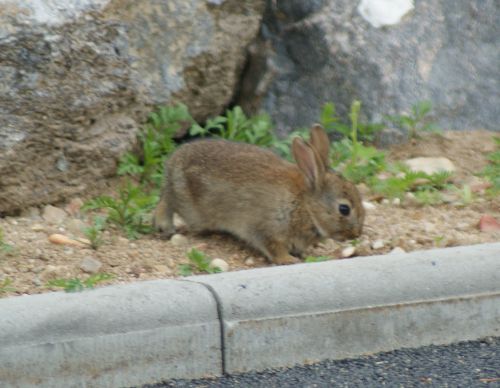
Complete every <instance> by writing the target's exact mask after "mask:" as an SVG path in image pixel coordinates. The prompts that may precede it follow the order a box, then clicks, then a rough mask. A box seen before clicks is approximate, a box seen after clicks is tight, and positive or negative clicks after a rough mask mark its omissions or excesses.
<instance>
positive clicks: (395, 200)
mask: <svg viewBox="0 0 500 388" xmlns="http://www.w3.org/2000/svg"><path fill="white" fill-rule="evenodd" d="M392 204H393V205H394V206H399V205H401V199H399V198H394V199H393V200H392Z"/></svg>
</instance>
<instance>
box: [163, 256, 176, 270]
mask: <svg viewBox="0 0 500 388" xmlns="http://www.w3.org/2000/svg"><path fill="white" fill-rule="evenodd" d="M165 264H167V267H168V268H170V269H174V268H175V260H174V259H171V258H168V259H166V260H165Z"/></svg>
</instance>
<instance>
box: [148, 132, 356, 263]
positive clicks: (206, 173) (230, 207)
mask: <svg viewBox="0 0 500 388" xmlns="http://www.w3.org/2000/svg"><path fill="white" fill-rule="evenodd" d="M329 149H330V142H329V139H328V136H327V134H326V132H325V131H324V129H323V128H322V127H321V126H320V125H319V124H316V125H314V126H313V127H312V128H311V130H310V141H309V142H305V141H304V140H303V139H302V138H300V137H296V138H294V139H293V143H292V153H293V157H294V159H295V161H296V164H294V163H291V162H288V161H286V160H284V159H282V158H280V157H279V156H278V155H276V154H275V153H273V152H272V151H270V150H267V149H263V148H260V147H257V146H255V145H250V144H245V143H236V142H231V141H227V140H213V139H212V140H197V141H193V142H190V143H186V144H184V145H182V146H181V147H179V148H178V149H177V150H176V151H175V152H174V153H173V154H172V155H171V156H170V158H169V159H168V160H167V162H166V164H165V179H166V182H165V185H164V187H163V189H162V193H161V198H160V201H159V203H158V205H157V207H156V209H155V213H154V217H153V218H154V219H153V223H154V226H155V228H156V229H157V230H158V231H160V232H163V234H164V235H165V236H166V237H168V236H170V235H172V234H173V233H174V232H175V229H174V225H173V215H174V213H177V214H178V215H179V216H181V217H182V218H183V219H184V221H185V223H186V225H187V227H188V228H189V229H190V230H191V231H193V232H206V231H221V232H227V233H230V234H232V235H234V236H236V237H237V238H239V239H241V240H243V241H244V242H246V243H247V244H248V245H250V246H252V247H253V248H255V249H257V250H258V251H260V252H262V253H263V254H264V256H266V257H267V259H268V260H269V261H270V262H271V263H275V264H291V263H296V262H299V259H298V257H302V254H303V252H304V250H305V249H306V248H307V247H308V246H310V245H312V244H314V243H316V242H318V241H320V240H321V239H323V238H327V237H330V238H335V239H350V238H356V237H358V236H359V235H360V234H361V232H362V229H363V221H364V217H365V212H364V208H363V206H362V203H361V197H360V194H359V192H358V190H357V189H356V186H355V185H353V184H352V183H351V182H349V181H347V180H346V179H344V178H343V177H342V176H341V175H340V174H339V173H337V172H335V171H333V170H332V169H331V168H330V167H329Z"/></svg>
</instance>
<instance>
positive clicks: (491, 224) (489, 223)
mask: <svg viewBox="0 0 500 388" xmlns="http://www.w3.org/2000/svg"><path fill="white" fill-rule="evenodd" d="M478 226H479V230H480V231H481V232H497V231H500V223H499V222H498V221H497V220H496V219H495V218H494V217H492V216H490V215H487V214H485V215H484V216H482V217H481V219H480V220H479V225H478Z"/></svg>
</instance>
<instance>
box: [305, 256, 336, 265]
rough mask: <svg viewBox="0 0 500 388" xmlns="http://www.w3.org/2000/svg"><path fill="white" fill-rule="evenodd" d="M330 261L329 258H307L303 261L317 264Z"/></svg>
mask: <svg viewBox="0 0 500 388" xmlns="http://www.w3.org/2000/svg"><path fill="white" fill-rule="evenodd" d="M328 260H331V257H328V256H307V257H306V258H305V259H304V262H305V263H319V262H322V261H328Z"/></svg>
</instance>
